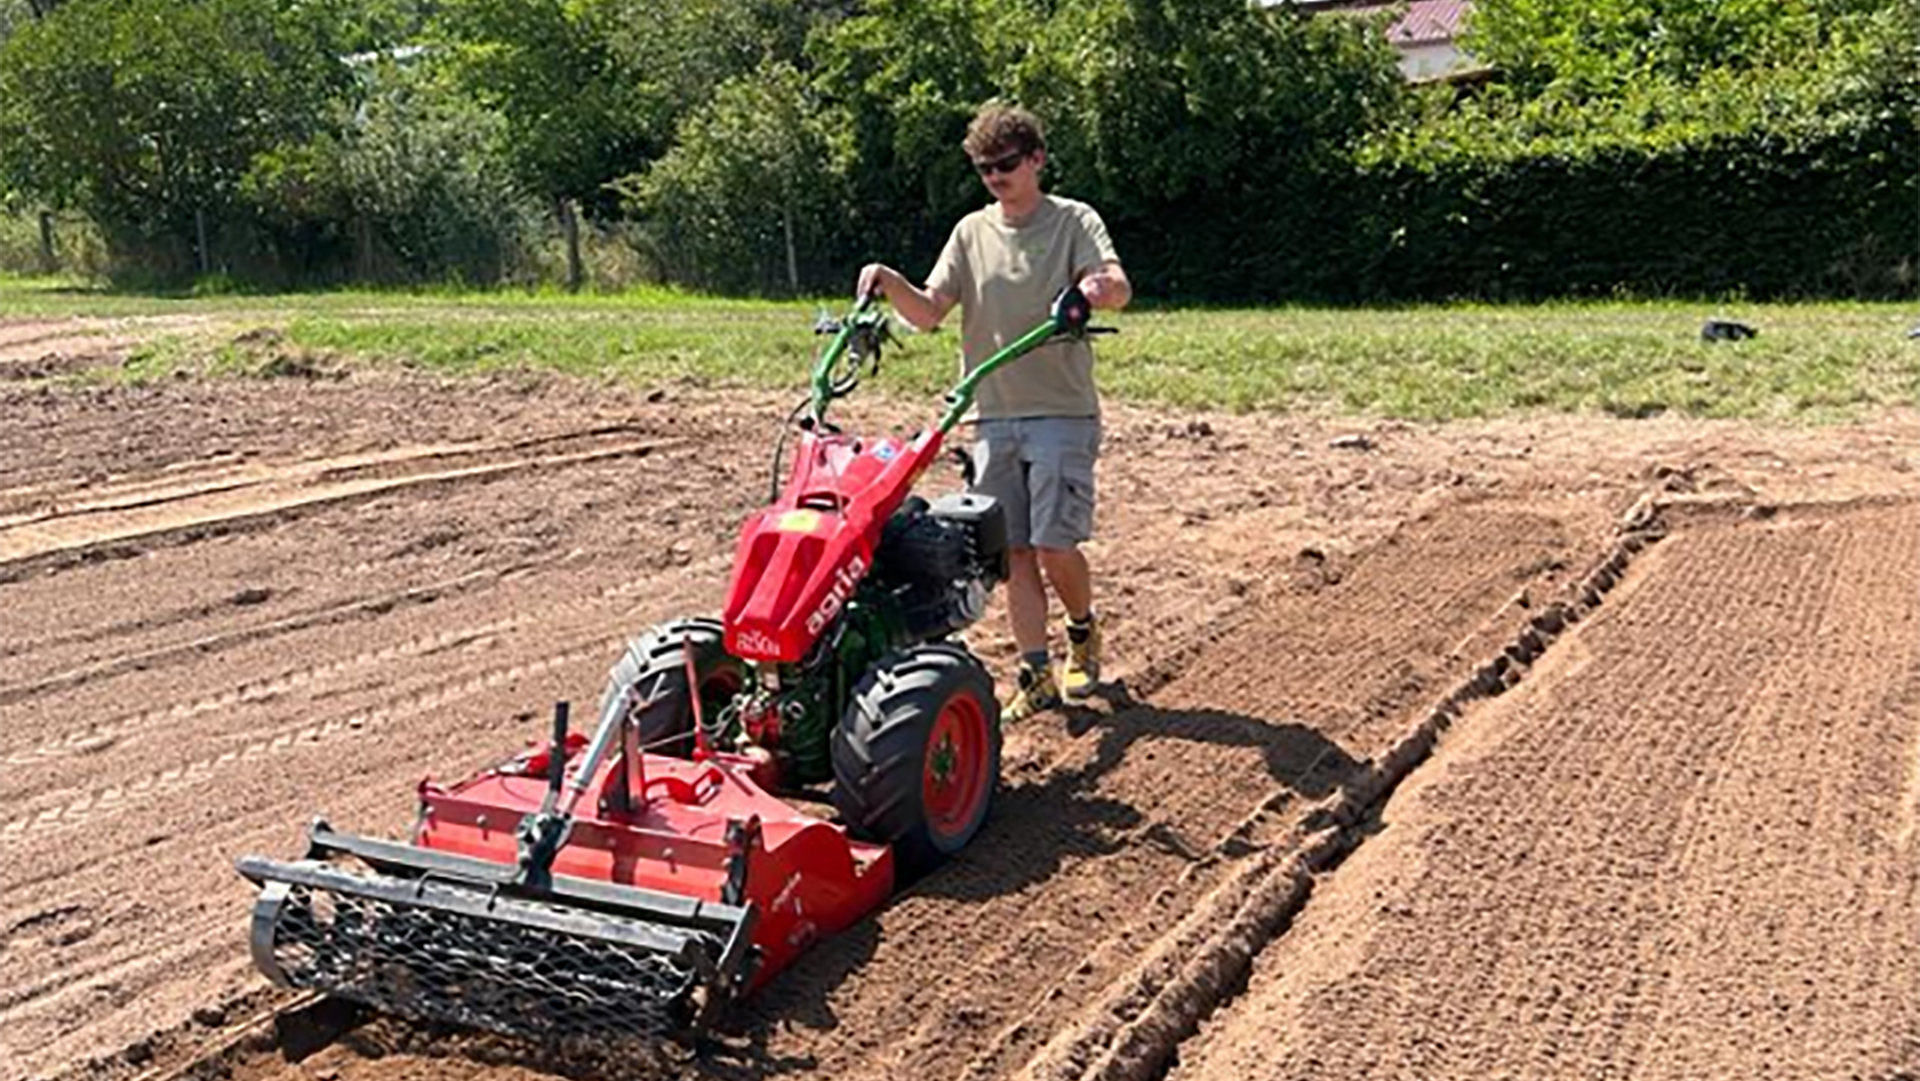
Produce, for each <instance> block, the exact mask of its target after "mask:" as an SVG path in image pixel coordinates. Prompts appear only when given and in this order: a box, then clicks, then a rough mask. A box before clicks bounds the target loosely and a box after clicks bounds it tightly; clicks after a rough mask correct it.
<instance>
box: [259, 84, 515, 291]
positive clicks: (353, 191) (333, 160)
mask: <svg viewBox="0 0 1920 1081" xmlns="http://www.w3.org/2000/svg"><path fill="white" fill-rule="evenodd" d="M356 69H357V70H358V72H359V75H360V79H361V82H362V86H363V88H364V89H363V92H362V93H361V94H360V95H359V97H358V100H357V101H356V102H354V103H353V106H352V108H351V110H350V112H351V115H349V116H344V117H342V118H341V120H340V122H339V124H338V125H337V128H336V130H332V131H327V132H323V133H321V134H320V135H319V136H318V137H317V138H315V139H314V140H313V141H311V142H309V143H305V144H301V145H298V146H287V147H282V148H280V149H279V150H276V151H274V152H272V153H269V154H265V155H262V156H261V157H259V158H258V159H256V160H255V163H254V167H253V169H252V170H251V171H250V172H249V173H248V175H247V177H246V180H245V183H244V184H243V192H244V194H245V196H246V198H247V200H248V202H249V204H250V206H251V207H252V209H253V210H254V212H255V213H256V214H257V216H258V218H259V220H260V223H261V226H262V228H263V229H265V230H267V231H269V232H270V233H271V234H272V236H273V238H274V239H275V241H276V242H277V243H276V246H277V247H278V248H280V249H281V250H283V251H286V252H289V253H298V256H299V259H300V261H299V264H298V265H297V266H294V267H291V268H289V269H290V271H291V272H292V273H293V274H294V275H295V276H297V277H300V278H303V279H306V280H314V279H325V278H329V277H341V276H345V275H348V274H351V276H352V277H353V278H355V279H357V280H363V281H365V280H394V279H398V280H402V281H431V280H439V279H447V278H457V279H460V280H465V281H477V282H493V281H497V280H499V279H501V278H502V277H503V276H506V275H508V274H510V273H511V272H512V271H513V270H514V269H515V267H516V266H517V265H518V264H519V262H520V260H521V258H522V256H523V254H524V252H525V249H526V246H527V240H528V233H529V228H528V226H529V218H530V217H531V214H530V211H529V207H528V206H527V205H526V202H525V199H524V197H523V196H522V195H521V194H520V192H519V191H518V189H517V188H516V186H515V185H514V184H513V180H512V176H511V173H510V169H509V168H508V166H507V154H506V149H505V142H506V131H505V123H504V121H503V120H502V118H501V117H499V116H498V115H497V114H494V113H490V112H487V111H486V110H485V109H483V108H481V107H480V106H479V105H478V104H476V103H474V102H473V101H471V100H470V99H468V98H466V97H465V96H464V95H460V94H457V93H454V92H451V91H450V90H449V89H448V88H446V87H445V86H444V85H442V82H441V80H439V79H438V78H436V75H435V73H434V72H433V70H432V69H431V68H430V67H429V66H428V65H425V64H417V63H411V62H401V61H395V60H383V61H372V60H368V61H362V62H359V63H357V64H356ZM346 108H347V107H346V106H345V105H344V104H343V105H342V109H343V110H346Z"/></svg>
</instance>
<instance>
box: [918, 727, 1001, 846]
mask: <svg viewBox="0 0 1920 1081" xmlns="http://www.w3.org/2000/svg"><path fill="white" fill-rule="evenodd" d="M987 740H988V732H987V715H986V711H985V710H983V709H981V708H980V703H979V702H976V701H974V699H973V698H972V696H970V695H964V694H963V695H956V696H954V697H953V698H951V699H949V700H948V701H947V704H946V705H945V706H943V707H941V709H940V716H939V717H937V718H935V719H934V722H933V734H932V735H931V736H930V737H929V738H928V740H927V755H926V764H925V766H924V767H923V769H922V771H921V776H920V789H921V792H920V796H921V802H922V803H923V804H924V805H925V807H926V810H927V826H928V827H929V828H930V829H932V830H933V832H934V833H937V834H939V835H941V836H943V837H952V836H954V835H956V834H959V833H962V832H964V831H965V830H966V829H967V827H968V825H970V824H971V823H972V822H973V819H974V815H975V814H976V813H978V812H979V810H980V804H981V801H983V800H985V799H986V798H987V785H986V783H985V782H986V776H987Z"/></svg>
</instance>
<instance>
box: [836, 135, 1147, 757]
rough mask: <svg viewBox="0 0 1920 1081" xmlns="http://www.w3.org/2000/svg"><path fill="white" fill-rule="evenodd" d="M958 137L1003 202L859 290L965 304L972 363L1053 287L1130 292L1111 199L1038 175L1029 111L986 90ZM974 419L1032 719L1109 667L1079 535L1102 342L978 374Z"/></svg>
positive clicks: (1013, 704) (1109, 297)
mask: <svg viewBox="0 0 1920 1081" xmlns="http://www.w3.org/2000/svg"><path fill="white" fill-rule="evenodd" d="M962 145H963V147H964V148H965V150H966V152H967V156H968V157H969V158H971V159H972V160H973V167H974V169H975V171H977V172H978V173H979V174H980V179H981V181H982V182H983V183H984V184H985V185H986V187H987V191H988V192H989V193H990V194H992V196H993V199H994V201H993V203H992V204H991V205H989V206H987V207H985V208H983V209H980V210H976V211H974V212H973V213H971V214H969V215H967V216H966V217H964V218H962V219H960V223H959V224H958V225H956V226H954V228H953V235H952V236H950V237H949V238H948V239H947V246H946V248H945V250H943V251H942V252H941V253H940V259H939V262H938V263H936V264H935V265H934V268H933V273H932V274H931V275H929V276H928V278H927V281H926V285H925V286H915V285H914V284H913V283H912V282H910V281H908V280H907V279H906V277H905V276H904V275H902V274H901V273H900V272H899V271H897V270H895V269H893V268H892V267H889V266H885V265H882V264H879V263H873V264H870V265H868V266H866V267H865V268H863V269H862V270H861V271H860V278H859V281H858V282H857V284H856V290H857V295H859V296H866V295H868V294H870V293H872V292H873V291H875V290H879V291H880V292H883V293H885V294H886V297H887V300H888V302H889V303H891V304H892V305H893V308H894V310H895V311H896V312H898V313H899V314H900V316H901V317H902V318H904V319H905V320H907V322H909V323H912V324H913V325H914V326H916V327H919V328H920V329H921V330H931V329H932V328H933V327H935V326H936V325H938V324H939V322H940V320H941V319H942V318H944V317H945V316H946V314H947V313H948V312H949V311H952V310H953V307H954V305H956V304H958V305H960V309H961V319H960V339H961V342H960V346H961V365H962V369H963V371H964V370H970V369H972V368H973V367H974V366H975V365H978V364H979V363H980V362H982V361H984V360H986V359H987V358H988V357H990V356H992V355H993V354H994V353H995V352H996V351H998V350H999V349H1001V348H1002V347H1004V346H1006V345H1007V344H1009V343H1010V342H1012V341H1014V340H1015V339H1016V338H1018V337H1020V336H1021V335H1022V334H1024V333H1026V332H1027V331H1029V330H1031V329H1033V328H1034V327H1035V326H1037V325H1039V324H1040V323H1041V322H1043V321H1045V320H1046V318H1047V314H1048V310H1049V308H1050V306H1051V304H1052V302H1053V298H1054V297H1055V295H1057V294H1058V293H1059V292H1060V291H1061V290H1062V289H1065V288H1066V287H1067V286H1069V285H1078V286H1079V287H1080V290H1081V292H1083V293H1085V294H1086V296H1087V300H1088V301H1089V302H1091V303H1092V304H1093V306H1094V307H1095V308H1106V309H1110V310H1112V309H1119V308H1122V307H1125V306H1126V304H1127V301H1128V300H1130V299H1132V297H1133V288H1132V286H1131V285H1129V284H1128V282H1127V275H1126V272H1125V271H1124V270H1122V269H1121V267H1120V259H1119V256H1117V255H1115V254H1114V250H1113V242H1112V241H1111V240H1109V239H1108V238H1107V228H1106V226H1105V225H1104V224H1102V223H1101V221H1100V215H1098V214H1096V213H1094V211H1093V208H1092V207H1089V206H1087V205H1086V204H1084V203H1077V202H1074V201H1073V200H1071V199H1062V198H1059V197H1057V196H1052V195H1048V194H1046V193H1044V192H1042V191H1041V190H1040V173H1041V170H1042V169H1044V168H1045V167H1046V164H1047V144H1046V139H1045V135H1044V133H1043V131H1042V130H1041V126H1040V122H1039V120H1038V119H1036V118H1035V117H1034V116H1033V114H1032V113H1029V112H1027V111H1026V110H1025V109H1021V108H1019V107H1017V106H1011V105H1005V104H1000V103H992V104H989V105H987V106H986V107H984V108H982V109H981V110H980V112H979V115H977V116H975V117H974V119H973V123H972V124H971V125H970V126H969V127H968V128H967V137H966V140H965V142H964V143H963V144H962ZM973 419H974V420H975V422H976V423H975V428H974V437H975V444H974V448H973V454H974V470H975V477H974V482H973V486H974V490H975V491H979V492H983V493H985V494H987V495H990V496H993V497H994V498H995V499H997V500H999V501H1000V503H1001V504H1002V505H1004V506H1005V507H1006V509H1007V531H1008V541H1009V544H1010V546H1011V548H1012V560H1011V561H1012V576H1011V577H1010V578H1009V579H1008V581H1007V615H1008V617H1009V619H1010V620H1011V622H1012V624H1013V640H1014V642H1015V643H1016V644H1017V645H1018V646H1019V649H1020V660H1021V663H1020V670H1019V674H1018V679H1017V687H1016V690H1015V693H1014V695H1013V697H1012V699H1011V700H1010V701H1008V702H1007V703H1006V705H1005V707H1004V708H1003V711H1002V715H1003V716H1004V717H1005V719H1007V720H1009V721H1020V720H1024V719H1026V718H1027V717H1031V716H1032V715H1033V714H1035V713H1038V712H1040V711H1041V710H1045V709H1051V708H1053V707H1055V706H1057V705H1059V704H1060V702H1061V699H1062V698H1063V697H1064V698H1067V699H1073V700H1079V699H1084V698H1085V697H1087V695H1089V694H1090V693H1092V691H1093V689H1094V686H1095V685H1096V684H1097V683H1098V682H1099V679H1100V626H1099V624H1098V622H1097V620H1096V618H1095V615H1094V610H1093V575H1092V572H1091V570H1090V569H1089V567H1088V566H1087V558H1086V556H1085V555H1084V554H1082V553H1081V551H1080V545H1081V544H1082V543H1084V542H1085V541H1086V540H1087V539H1088V538H1089V537H1090V536H1092V533H1093V503H1094V483H1093V473H1094V461H1095V459H1096V458H1098V457H1099V454H1100V398H1099V395H1098V393H1097V391H1096V390H1095V388H1094V382H1093V351H1092V349H1091V348H1090V347H1089V346H1088V344H1087V343H1086V342H1085V341H1074V340H1069V339H1056V340H1055V341H1053V342H1051V343H1049V344H1048V345H1046V346H1043V347H1041V348H1040V349H1038V350H1036V351H1035V352H1033V353H1031V354H1028V355H1027V356H1026V357H1024V358H1022V359H1021V360H1018V361H1016V362H1014V363H1013V364H1011V365H1009V366H1007V367H1005V368H1002V369H1001V370H999V371H997V372H995V373H994V374H993V375H991V376H989V377H988V378H987V379H986V381H985V382H983V383H981V384H980V387H979V391H978V394H977V396H976V403H975V411H974V417H973ZM1043 575H1044V577H1043ZM1049 584H1051V585H1052V586H1053V591H1054V593H1055V594H1057V595H1058V596H1059V598H1060V603H1061V606H1062V607H1064V608H1065V609H1066V614H1067V655H1066V663H1065V664H1064V665H1063V666H1062V668H1061V670H1060V672H1059V675H1058V676H1057V677H1056V676H1055V673H1054V670H1053V663H1052V657H1051V654H1050V653H1049V651H1048V638H1047V608H1048V604H1047V586H1048V585H1049Z"/></svg>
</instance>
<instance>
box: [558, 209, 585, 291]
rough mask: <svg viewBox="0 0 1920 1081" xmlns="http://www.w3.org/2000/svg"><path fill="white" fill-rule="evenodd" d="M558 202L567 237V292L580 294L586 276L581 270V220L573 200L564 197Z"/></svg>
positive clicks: (561, 229) (561, 224)
mask: <svg viewBox="0 0 1920 1081" xmlns="http://www.w3.org/2000/svg"><path fill="white" fill-rule="evenodd" d="M558 202H559V207H560V231H561V232H562V233H565V234H566V237H567V292H569V293H578V292H579V291H580V280H581V278H582V277H583V276H584V275H583V274H582V273H581V269H580V218H579V216H578V215H576V214H575V213H574V212H573V200H572V199H569V198H567V197H566V196H564V195H562V196H561V197H560V198H559V200H558Z"/></svg>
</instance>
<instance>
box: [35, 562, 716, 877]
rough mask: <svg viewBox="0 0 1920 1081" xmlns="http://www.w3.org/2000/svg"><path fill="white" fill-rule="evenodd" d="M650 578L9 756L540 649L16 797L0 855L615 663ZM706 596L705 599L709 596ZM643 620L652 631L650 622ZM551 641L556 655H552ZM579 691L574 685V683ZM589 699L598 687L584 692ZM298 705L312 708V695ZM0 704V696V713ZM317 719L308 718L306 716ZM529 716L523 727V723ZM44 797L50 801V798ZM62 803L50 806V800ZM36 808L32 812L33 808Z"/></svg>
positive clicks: (703, 568) (695, 570)
mask: <svg viewBox="0 0 1920 1081" xmlns="http://www.w3.org/2000/svg"><path fill="white" fill-rule="evenodd" d="M723 569H724V565H723V563H722V562H721V560H719V559H718V558H717V557H710V558H708V559H706V560H703V561H702V562H701V563H700V564H699V565H696V566H690V567H688V568H684V569H682V570H678V571H675V572H673V573H675V574H676V575H680V574H684V575H687V576H689V577H691V578H692V579H693V580H694V581H699V582H705V583H716V582H718V581H719V580H720V575H721V574H722V572H723ZM659 586H660V576H659V575H658V574H655V575H649V576H644V577H637V578H629V579H626V580H624V581H621V582H617V583H615V584H613V585H610V586H608V587H606V588H604V589H601V590H598V591H596V592H593V593H591V594H587V595H583V596H579V597H574V596H571V595H569V596H568V597H567V598H566V599H565V600H564V601H560V602H556V603H553V604H551V605H548V606H545V607H541V608H538V609H535V608H532V607H527V608H523V609H522V612H523V613H524V614H522V615H519V616H515V617H511V618H507V619H502V620H496V621H494V622H493V623H491V624H475V625H466V626H464V627H463V629H462V630H460V631H457V632H441V633H438V634H433V635H421V636H415V637H413V638H409V639H406V640H404V641H402V642H400V643H397V644H395V645H388V646H383V647H381V648H378V649H374V650H368V651H363V652H360V653H357V654H354V655H352V656H350V657H348V658H345V659H343V660H340V661H337V662H330V663H327V664H323V665H317V666H312V667H309V668H305V669H300V670H296V671H293V672H290V673H286V674H283V675H281V676H278V677H275V678H273V679H270V680H267V681H265V682H258V683H248V684H243V685H241V686H240V687H238V688H235V689H231V690H228V691H224V692H222V693H220V694H217V695H213V696H209V697H205V698H200V699H197V700H194V701H191V702H188V703H184V704H182V705H178V706H171V707H168V708H166V709H162V710H154V711H147V712H144V713H136V714H133V715H130V716H127V717H124V718H120V719H117V720H112V721H108V722H105V723H104V724H102V725H100V726H98V727H95V728H89V729H83V730H78V731H75V732H73V733H70V734H68V735H66V736H64V737H62V738H60V739H59V740H57V741H54V742H50V743H45V744H41V745H40V746H37V747H35V748H33V749H31V750H29V751H26V752H20V753H16V754H14V755H10V756H9V757H8V759H7V764H8V765H22V766H32V765H34V764H36V763H39V764H56V765H57V764H58V763H60V762H61V761H63V760H64V761H70V760H71V758H72V756H74V755H92V754H98V753H100V752H102V751H104V750H106V749H107V748H108V747H110V746H112V745H114V744H117V743H120V742H121V741H123V740H125V739H127V738H129V737H130V736H133V735H134V734H136V733H138V732H139V731H141V730H142V729H145V728H148V727H150V726H154V725H157V724H158V725H167V726H173V725H177V724H179V723H180V722H183V721H186V720H190V719H192V718H193V717H196V716H200V715H204V714H207V713H213V712H218V711H221V710H229V709H234V708H238V707H244V706H257V705H260V704H263V703H266V702H269V701H271V700H274V699H279V698H282V697H283V696H285V695H287V694H288V693H289V692H291V691H294V690H297V689H300V688H302V687H305V686H307V685H309V684H313V683H317V682H320V681H323V680H335V681H338V680H343V679H353V678H356V677H355V673H357V672H361V671H377V670H380V669H384V668H389V667H391V666H393V665H394V664H395V663H396V662H406V661H411V660H415V659H418V658H421V657H425V656H427V655H429V654H432V653H438V652H443V651H446V650H450V649H455V648H458V647H461V646H471V645H485V644H489V643H492V642H494V641H495V640H498V639H501V638H504V637H507V636H509V635H515V634H516V632H517V634H518V637H520V638H527V637H530V636H533V635H536V634H537V636H538V638H539V640H540V642H541V643H542V645H541V646H540V647H539V649H538V651H537V652H534V653H533V654H532V655H531V656H530V657H529V658H528V659H526V660H523V661H520V662H517V663H513V664H509V665H505V666H500V667H490V668H487V669H485V670H484V671H481V672H478V673H468V674H463V675H460V676H457V677H455V678H447V679H433V680H428V681H425V682H424V683H423V682H422V681H420V680H419V679H418V678H414V677H411V676H407V675H402V676H399V677H382V676H379V675H371V674H370V675H366V676H360V677H358V678H360V679H364V680H367V681H368V687H369V689H374V690H377V691H378V703H379V704H377V705H370V706H367V707H365V708H360V709H348V710H342V709H340V708H338V707H331V708H323V709H320V710H317V711H316V710H302V711H299V712H298V713H297V714H296V715H295V716H293V717H292V718H291V719H289V720H286V721H284V722H281V723H279V724H277V725H254V726H251V727H250V728H249V729H248V732H247V735H246V736H245V737H244V738H245V740H246V742H244V743H241V744H239V745H238V746H233V745H232V744H234V743H235V742H237V741H235V740H232V739H228V740H226V741H225V742H226V743H228V744H229V746H228V747H227V749H224V750H220V751H218V752H217V753H209V754H206V755H203V756H200V757H194V758H188V759H185V760H182V759H180V758H178V757H176V758H173V759H171V760H169V761H167V762H166V763H165V764H164V765H160V766H157V767H155V768H153V769H151V770H149V771H146V772H143V773H139V774H134V775H128V774H125V773H121V774H119V775H117V776H116V777H115V781H114V783H113V784H112V785H111V786H108V787H96V788H89V789H82V790H80V791H77V792H75V791H69V792H64V793H63V792H60V791H57V790H56V791H53V792H48V793H41V794H39V795H38V796H37V797H34V798H28V797H29V796H32V795H33V794H31V793H22V792H19V791H15V792H14V793H12V798H11V799H10V801H9V802H10V803H11V804H12V805H13V807H14V808H15V809H19V810H27V811H29V812H30V813H27V814H22V815H18V816H17V817H13V818H11V819H0V852H3V851H5V850H6V849H7V848H8V847H9V845H11V844H14V843H17V842H19V841H20V840H21V839H22V838H24V837H26V836H28V835H29V834H34V833H39V832H44V831H52V830H60V829H66V828H71V827H76V826H80V825H84V824H87V823H88V822H90V821H93V820H96V819H97V818H98V817H100V816H102V815H106V816H112V815H119V814H124V813H127V812H128V811H130V810H134V809H136V808H138V807H139V806H140V805H141V804H143V803H147V802H151V801H154V800H158V799H162V798H170V797H176V796H179V795H180V794H181V793H183V792H185V791H187V790H189V789H193V788H196V787H200V786H205V785H208V784H211V783H213V782H215V781H217V780H219V779H220V778H222V777H223V776H224V775H225V774H226V773H227V772H228V771H229V770H230V769H231V768H233V767H235V766H239V765H254V764H261V763H262V762H263V760H266V759H270V758H271V757H273V756H277V755H283V754H290V753H305V752H309V751H312V750H314V749H316V748H321V747H324V746H327V745H331V744H334V743H337V742H339V741H342V740H356V739H379V738H381V737H382V736H383V735H384V734H386V733H387V732H388V731H389V730H390V729H392V728H393V727H395V726H396V725H397V724H398V723H399V722H403V721H405V720H407V719H408V718H413V717H418V716H420V715H422V714H426V713H430V712H432V711H434V710H437V709H442V708H444V707H446V706H448V705H450V704H453V703H458V702H463V701H468V700H473V699H475V698H477V697H478V696H481V695H482V694H484V693H485V692H490V691H498V690H499V689H501V688H505V687H512V686H514V685H516V684H518V683H520V682H522V681H524V680H528V679H531V678H536V677H540V676H544V675H546V674H548V673H551V672H554V671H570V670H574V669H575V668H577V667H581V666H589V667H590V666H591V665H592V664H593V663H594V662H596V661H600V660H604V659H605V658H608V657H615V656H617V655H618V654H619V651H620V650H621V648H623V647H624V646H625V645H626V642H627V635H626V633H625V632H624V631H623V632H620V633H616V634H608V633H606V630H607V628H609V627H617V626H623V625H624V623H623V621H622V620H620V619H617V618H613V616H614V614H615V613H618V612H621V611H623V610H624V609H625V608H626V606H627V604H628V603H629V602H631V601H632V600H633V599H634V598H636V597H639V596H642V595H645V594H649V593H657V592H661V591H660V590H659ZM709 591H711V590H710V589H709ZM648 622H651V620H649V621H648ZM555 644H558V645H559V646H560V648H558V649H556V648H553V647H554V645H555ZM582 686H584V685H582ZM595 693H597V690H596V691H595ZM308 700H309V701H318V699H317V696H315V695H313V694H312V693H310V694H309V696H308ZM3 703H4V698H3V697H0V704H3ZM316 714H317V715H316ZM529 719H531V718H529ZM50 797H51V799H50ZM63 799H64V800H65V802H60V800H63ZM35 803H39V804H40V805H41V806H39V807H38V808H35V807H34V806H33V805H34V804H35Z"/></svg>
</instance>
